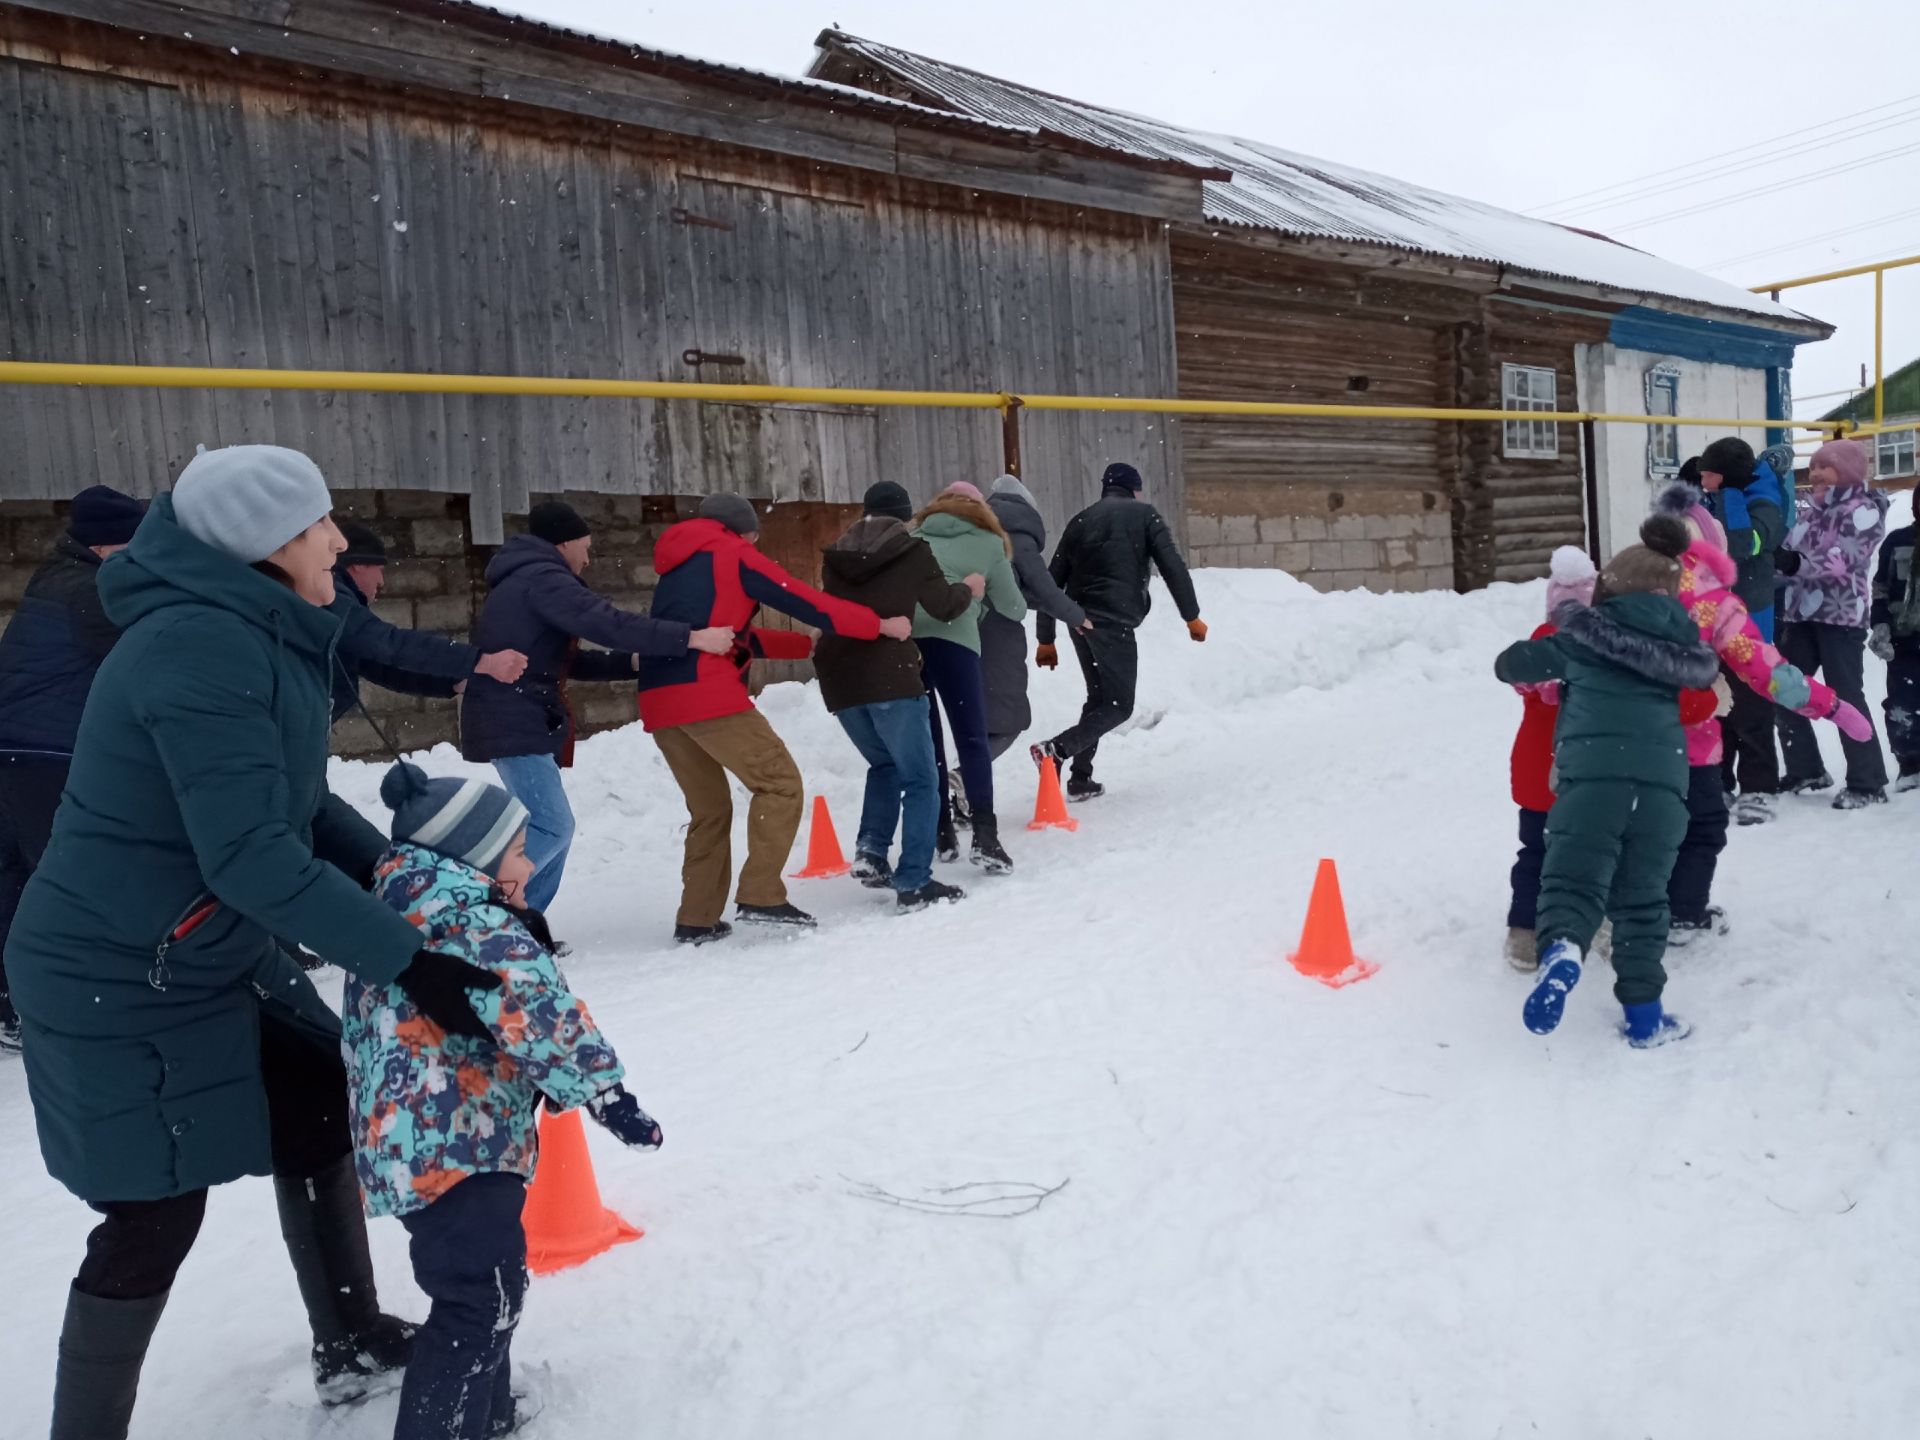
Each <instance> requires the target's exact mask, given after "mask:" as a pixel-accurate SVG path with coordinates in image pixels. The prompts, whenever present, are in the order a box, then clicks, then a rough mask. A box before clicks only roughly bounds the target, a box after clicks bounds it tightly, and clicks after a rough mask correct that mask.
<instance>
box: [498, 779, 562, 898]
mask: <svg viewBox="0 0 1920 1440" xmlns="http://www.w3.org/2000/svg"><path fill="white" fill-rule="evenodd" d="M493 768H494V769H495V770H497V771H499V773H500V783H501V784H502V785H504V786H506V787H507V793H508V794H509V795H511V796H513V798H514V799H516V800H518V801H519V802H520V803H521V804H522V805H524V806H526V807H527V858H528V859H529V860H531V861H532V862H533V879H532V880H530V881H528V882H527V908H528V909H529V910H540V911H545V910H546V908H547V907H548V906H549V905H551V904H553V897H554V896H555V895H557V894H559V893H560V877H561V875H562V874H564V873H565V871H566V868H567V851H568V850H569V849H570V848H571V847H572V845H573V807H572V806H571V805H569V804H568V803H567V789H566V786H564V785H562V784H561V783H560V762H559V761H558V760H556V759H554V758H553V756H551V755H514V756H510V757H508V758H507V759H504V760H496V761H494V762H493Z"/></svg>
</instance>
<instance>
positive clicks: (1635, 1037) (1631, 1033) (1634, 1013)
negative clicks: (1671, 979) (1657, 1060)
mask: <svg viewBox="0 0 1920 1440" xmlns="http://www.w3.org/2000/svg"><path fill="white" fill-rule="evenodd" d="M1620 1008H1621V1009H1622V1010H1624V1011H1626V1012H1627V1023H1626V1025H1625V1027H1624V1028H1623V1029H1622V1030H1621V1033H1622V1034H1623V1035H1625V1036H1626V1037H1627V1044H1629V1045H1631V1046H1632V1047H1633V1048H1634V1049H1636V1050H1653V1049H1656V1048H1657V1047H1659V1046H1661V1045H1671V1044H1672V1043H1673V1042H1674V1041H1675V1040H1684V1039H1686V1038H1687V1036H1689V1035H1691V1034H1692V1033H1693V1026H1691V1025H1689V1024H1688V1023H1687V1022H1686V1021H1684V1020H1682V1019H1681V1018H1680V1017H1679V1016H1678V1015H1669V1014H1667V1012H1666V1011H1665V1010H1663V1009H1661V1008H1660V1002H1659V1001H1658V1000H1649V1001H1648V1002H1647V1003H1646V1004H1644V1005H1622V1006H1621V1007H1620Z"/></svg>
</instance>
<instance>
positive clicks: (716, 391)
mask: <svg viewBox="0 0 1920 1440" xmlns="http://www.w3.org/2000/svg"><path fill="white" fill-rule="evenodd" d="M0 384H13V385H106V386H118V387H129V386H154V387H158V388H162V389H175V390H184V389H196V390H197V389H207V390H337V391H355V392H363V391H364V392H377V393H389V394H408V395H523V396H560V397H567V398H580V397H585V398H613V399H629V400H698V401H708V402H713V403H718V404H736V405H737V404H743V403H745V404H765V405H780V404H802V405H849V406H856V405H876V406H879V405H888V406H907V407H914V408H919V409H936V410H940V409H945V410H998V411H1000V412H1001V413H1002V414H1003V415H1006V414H1009V413H1015V412H1017V411H1019V410H1021V409H1026V410H1094V411H1106V412H1120V413H1132V414H1149V415H1268V416H1290V417H1294V418H1302V419H1321V420H1407V421H1414V420H1470V421H1505V420H1535V421H1539V420H1544V421H1548V422H1550V423H1554V424H1562V423H1574V424H1578V423H1580V422H1583V421H1588V420H1591V421H1595V422H1597V423H1600V424H1618V425H1648V424H1654V423H1658V424H1662V425H1695V426H1708V427H1712V428H1716V429H1718V428H1725V429H1743V428H1752V427H1758V426H1762V425H1766V426H1770V427H1786V428H1790V429H1797V430H1814V431H1834V432H1836V433H1844V432H1845V431H1846V430H1847V429H1848V428H1849V422H1847V421H1841V420H1790V419H1777V420H1769V419H1764V418H1762V419H1755V418H1754V417H1752V416H1744V417H1738V418H1734V419H1724V418H1712V417H1702V416H1695V415H1676V416H1665V415H1662V416H1659V417H1657V419H1655V418H1653V417H1649V416H1646V415H1615V414H1608V413H1604V412H1600V411H1589V410H1465V409H1441V408H1435V407H1430V406H1399V405H1301V404H1294V403H1292V402H1286V401H1265V400H1183V399H1153V398H1148V397H1137V396H1127V395H1009V394H1005V393H996V392H992V391H981V392H975V391H968V390H843V389H828V388H807V387H801V386H789V385H712V384H700V383H694V382H687V381H679V380H588V379H578V380H574V379H565V378H560V377H552V376H539V375H534V376H520V375H439V374H433V373H422V372H408V371H379V370H253V369H234V368H219V367H205V368H202V367H198V366H189V365H69V364H52V363H43V362H38V361H24V360H0Z"/></svg>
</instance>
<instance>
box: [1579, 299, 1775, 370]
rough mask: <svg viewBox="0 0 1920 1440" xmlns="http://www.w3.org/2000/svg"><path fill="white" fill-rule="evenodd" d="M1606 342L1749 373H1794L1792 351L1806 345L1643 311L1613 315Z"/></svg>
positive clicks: (1771, 333)
mask: <svg viewBox="0 0 1920 1440" xmlns="http://www.w3.org/2000/svg"><path fill="white" fill-rule="evenodd" d="M1608 338H1609V339H1610V340H1612V342H1613V343H1614V344H1615V345H1618V346H1619V347H1620V348H1621V349H1623V350H1645V351H1649V352H1651V353H1652V354H1655V355H1672V356H1674V357H1675V358H1676V359H1680V360H1699V361H1702V362H1704V363H1706V364H1710V365H1738V366H1741V367H1743V368H1745V369H1748V370H1771V369H1780V370H1787V369H1791V368H1792V366H1793V350H1794V346H1796V345H1799V344H1802V343H1804V342H1802V341H1800V340H1798V339H1796V338H1795V337H1793V336H1791V335H1782V334H1781V333H1780V332H1779V331H1778V330H1765V329H1762V328H1761V327H1760V326H1757V325H1740V324H1735V323H1733V322H1731V321H1726V320H1702V319H1699V318H1697V317H1695V316H1692V315H1671V314H1668V313H1667V312H1665V311H1663V310H1650V309H1648V308H1647V307H1645V306H1644V305H1631V306H1628V307H1627V308H1626V309H1625V310H1622V311H1620V312H1619V313H1618V314H1617V315H1615V316H1614V317H1613V323H1612V326H1611V329H1610V333H1609V335H1608Z"/></svg>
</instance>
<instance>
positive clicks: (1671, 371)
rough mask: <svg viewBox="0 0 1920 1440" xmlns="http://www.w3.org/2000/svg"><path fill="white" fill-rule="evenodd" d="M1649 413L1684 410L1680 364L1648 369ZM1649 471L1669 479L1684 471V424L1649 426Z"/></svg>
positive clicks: (1664, 413)
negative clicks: (1682, 425)
mask: <svg viewBox="0 0 1920 1440" xmlns="http://www.w3.org/2000/svg"><path fill="white" fill-rule="evenodd" d="M1646 392H1647V414H1649V415H1678V414H1679V413H1680V367H1679V366H1677V365H1655V366H1653V367H1652V368H1650V369H1649V370H1648V371H1647V379H1646ZM1647 473H1648V474H1649V475H1654V476H1657V477H1659V478H1661V479H1667V478H1670V477H1672V476H1674V475H1678V474H1679V473H1680V427H1679V426H1678V425H1654V424H1649V425H1648V426H1647Z"/></svg>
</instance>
